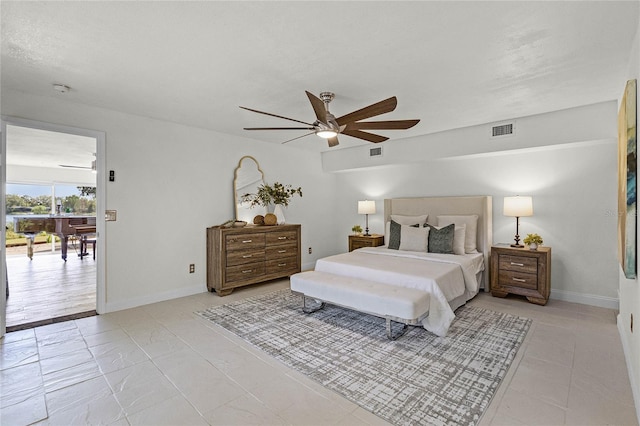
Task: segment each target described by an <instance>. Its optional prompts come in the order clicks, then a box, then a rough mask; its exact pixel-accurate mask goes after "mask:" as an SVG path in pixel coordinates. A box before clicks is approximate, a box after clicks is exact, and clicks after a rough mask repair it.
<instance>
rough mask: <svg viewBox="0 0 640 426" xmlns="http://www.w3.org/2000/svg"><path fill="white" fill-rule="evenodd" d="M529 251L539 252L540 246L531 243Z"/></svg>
mask: <svg viewBox="0 0 640 426" xmlns="http://www.w3.org/2000/svg"><path fill="white" fill-rule="evenodd" d="M529 250H538V244H536V243H530V244H529Z"/></svg>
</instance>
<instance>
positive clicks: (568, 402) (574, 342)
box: [0, 280, 638, 425]
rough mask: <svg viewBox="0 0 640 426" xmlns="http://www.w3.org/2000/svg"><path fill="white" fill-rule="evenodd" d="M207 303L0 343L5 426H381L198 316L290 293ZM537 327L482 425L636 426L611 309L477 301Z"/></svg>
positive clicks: (194, 301) (46, 329)
mask: <svg viewBox="0 0 640 426" xmlns="http://www.w3.org/2000/svg"><path fill="white" fill-rule="evenodd" d="M287 286H288V280H282V281H278V282H275V283H270V284H267V285H261V286H253V287H250V288H244V289H239V290H236V291H235V292H234V293H233V294H232V295H230V296H227V297H224V298H220V297H218V296H217V295H215V294H211V293H202V294H198V295H194V296H190V297H185V298H181V299H176V300H171V301H168V302H162V303H156V304H153V305H148V306H144V307H140V308H136V309H129V310H126V311H121V312H115V313H111V314H106V315H100V316H96V317H89V318H83V319H80V320H75V321H69V322H64V323H58V324H52V325H47V326H43V327H39V328H35V329H31V330H24V331H17V332H13V333H9V334H7V335H6V336H5V338H4V339H3V341H2V342H1V346H0V383H1V385H2V392H1V397H0V403H1V404H0V423H1V424H3V425H5V424H6V425H26V424H38V425H48V424H51V425H72V424H82V425H84V424H98V423H99V424H106V425H129V424H131V425H162V424H165V425H200V424H201V425H207V424H210V425H251V424H275V425H282V424H292V425H316V424H318V425H320V424H330V425H383V424H387V423H386V422H384V421H383V420H381V419H379V418H378V417H376V416H374V415H372V414H370V413H368V412H367V411H365V410H363V409H361V408H359V407H358V406H357V405H355V404H353V403H351V402H349V401H347V400H345V399H344V398H342V397H340V396H339V395H337V394H335V393H333V392H331V391H328V390H326V389H324V388H323V387H321V386H320V385H318V384H316V383H315V382H312V381H311V380H309V379H307V378H306V377H305V376H302V375H301V374H299V373H297V372H295V371H291V370H289V369H287V368H286V367H284V366H282V365H280V364H279V363H278V362H276V361H275V360H273V359H271V358H269V357H268V356H266V355H264V354H263V353H261V352H259V351H258V350H257V349H254V348H252V347H249V346H247V345H246V344H244V343H243V342H242V341H240V340H239V339H238V338H236V337H235V336H233V335H231V334H229V333H228V332H226V331H225V330H223V329H220V328H218V327H216V326H214V325H211V324H210V323H208V322H206V321H204V320H202V319H200V318H198V317H196V316H194V315H193V311H196V310H201V309H204V308H207V307H209V306H212V305H218V304H222V303H227V302H230V301H233V300H237V299H240V298H244V297H247V296H251V295H255V294H259V293H263V292H268V291H273V290H276V289H279V288H283V287H287ZM471 303H472V304H473V305H476V306H480V307H484V308H487V309H493V310H497V311H503V312H509V313H512V314H517V315H522V316H526V317H529V318H532V319H534V323H533V326H532V328H531V330H530V331H529V334H528V335H527V338H526V340H525V342H524V344H523V346H522V347H521V349H520V351H519V352H518V355H517V356H516V359H515V361H514V364H513V366H512V368H511V369H510V371H509V373H508V374H507V377H506V378H505V380H504V381H503V383H502V385H501V387H500V389H499V390H498V392H497V394H496V396H495V397H494V399H493V401H492V403H491V405H490V406H489V408H488V409H487V411H486V412H485V415H484V417H483V418H482V421H481V424H482V425H521V424H527V425H532V424H543V425H562V424H569V425H588V424H593V425H604V424H616V425H637V424H638V423H637V418H636V414H635V413H636V411H635V408H634V405H633V400H632V396H631V389H630V385H629V379H628V375H627V370H626V367H625V361H624V356H623V353H622V347H621V343H620V340H619V337H618V331H617V328H616V324H615V312H614V311H611V310H608V309H601V308H594V307H589V306H585V305H578V304H573V303H566V302H560V301H553V300H552V301H550V302H549V304H548V305H547V306H536V305H532V304H529V303H527V302H525V301H523V300H522V299H520V298H516V297H514V298H507V299H497V298H493V297H491V296H490V295H488V294H480V295H479V296H478V297H476V298H475V299H474V300H473V301H472V302H471Z"/></svg>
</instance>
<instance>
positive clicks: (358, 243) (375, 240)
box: [349, 234, 384, 251]
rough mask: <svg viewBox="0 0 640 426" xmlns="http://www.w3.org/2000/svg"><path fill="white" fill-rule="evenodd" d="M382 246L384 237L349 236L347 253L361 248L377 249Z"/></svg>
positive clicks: (373, 235)
mask: <svg viewBox="0 0 640 426" xmlns="http://www.w3.org/2000/svg"><path fill="white" fill-rule="evenodd" d="M382 245H384V235H378V234H372V235H369V236H364V235H349V251H353V250H355V249H359V248H362V247H378V246H382Z"/></svg>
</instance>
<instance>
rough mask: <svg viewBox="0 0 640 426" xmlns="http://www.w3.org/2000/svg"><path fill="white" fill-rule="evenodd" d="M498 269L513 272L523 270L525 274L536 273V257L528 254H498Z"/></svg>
mask: <svg viewBox="0 0 640 426" xmlns="http://www.w3.org/2000/svg"><path fill="white" fill-rule="evenodd" d="M498 269H500V270H506V271H514V272H524V273H527V274H537V273H538V259H537V258H535V257H528V256H510V255H504V254H501V255H500V262H499V264H498Z"/></svg>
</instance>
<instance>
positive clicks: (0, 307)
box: [0, 115, 107, 337]
mask: <svg viewBox="0 0 640 426" xmlns="http://www.w3.org/2000/svg"><path fill="white" fill-rule="evenodd" d="M0 124H1V127H0V135H1V136H2V138H1V139H2V142H1V144H0V145H1V147H0V179H1V182H0V209H1V211H5V210H6V205H5V204H6V199H5V197H6V193H5V192H6V188H7V155H6V153H7V125H13V126H19V127H28V128H32V129H37V130H46V131H50V132H58V133H69V134H72V135H78V136H86V137H91V138H94V139H95V140H96V234H97V236H98V237H99V238H96V262H97V264H96V270H97V271H96V312H97V313H98V314H102V313H104V312H105V309H106V283H105V271H106V265H105V261H106V255H105V247H106V244H105V240H106V237H107V233H106V226H105V216H104V212H105V208H106V205H105V204H106V203H105V201H106V174H105V167H106V164H105V163H106V162H105V152H106V147H105V143H106V134H105V132H101V131H97V130H91V129H82V128H79V127H71V126H63V125H60V124H52V123H46V122H42V121H35V120H27V119H23V118H17V117H11V116H4V115H3V116H2V117H1V120H0ZM5 222H6V218H5V215H4V214H2V215H0V226H2V228H0V229H5V226H6V223H5ZM0 234H1V237H0V244H2V246H0V247H5V244H6V241H5V233H4V232H1V233H0ZM1 253H2V262H1V263H2V268H0V289H1V291H2V293H0V294H1V295H2V297H0V337H2V336H4V334H5V332H6V300H5V297H4V295H5V292H6V272H5V265H6V253H5V251H4V250H3V251H2V252H1Z"/></svg>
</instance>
